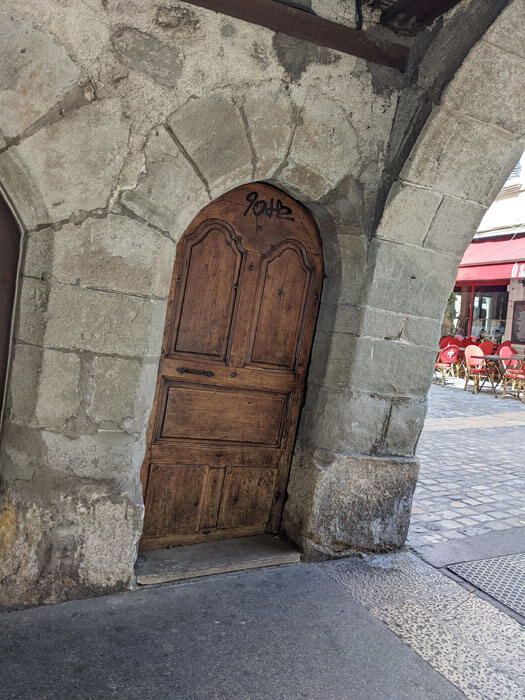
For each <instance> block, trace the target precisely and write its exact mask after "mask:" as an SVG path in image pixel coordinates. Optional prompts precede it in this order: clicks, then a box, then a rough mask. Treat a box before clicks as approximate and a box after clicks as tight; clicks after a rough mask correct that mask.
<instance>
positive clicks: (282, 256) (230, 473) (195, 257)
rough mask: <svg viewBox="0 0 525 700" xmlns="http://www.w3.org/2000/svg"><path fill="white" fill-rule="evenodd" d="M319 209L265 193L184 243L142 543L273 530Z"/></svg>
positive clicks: (314, 271) (306, 339)
mask: <svg viewBox="0 0 525 700" xmlns="http://www.w3.org/2000/svg"><path fill="white" fill-rule="evenodd" d="M322 275H323V270H322V255H321V246H320V240H319V235H318V233H317V229H316V227H315V224H314V222H313V219H312V217H311V215H310V214H309V213H308V212H307V211H306V210H305V209H304V207H302V206H301V205H299V204H298V203H297V202H295V201H294V200H293V199H291V198H290V197H287V195H285V194H284V193H282V192H280V191H279V190H276V189H275V188H273V187H270V186H269V185H262V184H252V185H246V186H243V187H239V188H237V189H236V190H233V191H232V192H228V193H227V194H226V195H224V196H223V197H221V198H220V199H218V200H216V201H215V202H212V203H211V204H210V205H208V206H207V207H205V208H204V209H203V210H202V211H201V213H200V214H199V215H198V216H197V217H196V218H195V220H194V221H193V222H192V224H191V225H190V227H189V228H188V230H187V231H186V232H185V234H184V236H183V237H182V239H181V241H180V242H179V245H178V248H177V260H176V262H175V266H174V273H173V279H172V286H171V292H170V298H169V302H168V314H167V319H166V329H165V336H164V342H163V352H162V357H161V361H160V363H159V373H158V378H157V390H156V398H155V404H154V408H153V411H152V416H151V421H150V428H149V430H148V444H147V450H146V457H145V461H144V466H143V469H142V472H141V478H142V482H143V486H144V491H145V504H146V518H145V529H144V535H143V539H142V542H141V548H143V549H153V548H155V547H159V548H160V547H166V546H168V545H177V544H187V543H189V542H201V541H206V540H208V539H217V538H221V537H232V536H235V535H238V536H241V535H253V534H259V533H263V532H265V531H276V530H277V529H278V526H279V522H280V518H281V513H282V506H283V502H284V495H285V491H286V483H287V479H288V471H289V463H290V457H291V451H292V448H293V443H294V439H295V433H296V429H297V422H298V419H299V413H300V408H301V405H302V401H303V395H304V386H305V377H306V368H307V365H308V361H309V356H310V350H311V344H312V338H313V332H314V327H315V320H316V316H317V310H318V305H319V297H320V292H321V283H322Z"/></svg>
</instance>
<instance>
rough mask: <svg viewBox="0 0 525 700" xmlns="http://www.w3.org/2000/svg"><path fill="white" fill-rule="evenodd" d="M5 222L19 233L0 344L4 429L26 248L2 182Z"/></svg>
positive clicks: (0, 219)
mask: <svg viewBox="0 0 525 700" xmlns="http://www.w3.org/2000/svg"><path fill="white" fill-rule="evenodd" d="M4 224H6V225H7V227H8V228H9V229H10V230H11V231H12V232H13V233H16V234H17V235H18V251H17V253H16V258H17V259H16V265H14V266H13V268H12V269H13V276H14V278H13V284H12V300H11V310H10V314H9V315H10V318H9V331H8V333H7V338H6V341H5V347H4V350H2V347H1V345H0V430H1V429H2V427H3V424H4V413H5V407H6V402H7V390H8V387H9V380H10V375H11V365H12V357H13V333H14V325H15V317H16V313H15V311H16V308H17V305H18V298H19V291H20V271H21V265H22V252H23V249H24V229H23V227H22V224H21V222H20V219H19V217H18V216H17V214H16V211H15V209H14V207H13V205H12V203H11V201H10V199H9V197H8V195H7V193H6V192H5V190H4V189H3V187H2V185H1V183H0V229H1V228H2V227H3V226H4ZM0 243H1V236H0ZM6 316H7V314H6ZM2 375H3V380H2Z"/></svg>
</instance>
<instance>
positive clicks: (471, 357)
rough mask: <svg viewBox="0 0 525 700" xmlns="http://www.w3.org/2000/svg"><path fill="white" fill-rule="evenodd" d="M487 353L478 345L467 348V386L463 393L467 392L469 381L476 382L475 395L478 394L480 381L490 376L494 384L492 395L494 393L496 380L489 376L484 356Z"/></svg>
mask: <svg viewBox="0 0 525 700" xmlns="http://www.w3.org/2000/svg"><path fill="white" fill-rule="evenodd" d="M484 354H485V353H484V352H483V350H482V349H481V348H480V347H478V346H477V345H468V346H467V347H466V348H465V386H464V387H463V391H466V390H467V385H468V381H469V379H472V381H473V382H474V393H475V394H477V393H478V391H479V380H480V377H481V378H484V377H487V376H489V378H490V383H491V384H492V393H494V380H493V377H492V375H488V374H487V368H486V366H485V360H484V359H483V355H484Z"/></svg>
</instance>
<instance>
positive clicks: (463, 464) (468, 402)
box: [408, 385, 525, 547]
mask: <svg viewBox="0 0 525 700" xmlns="http://www.w3.org/2000/svg"><path fill="white" fill-rule="evenodd" d="M451 416H454V417H457V419H458V422H457V423H456V425H457V428H456V429H453V430H447V431H440V429H439V426H440V425H441V423H440V421H450V419H451ZM459 419H461V421H463V422H462V423H460V422H459ZM522 419H523V420H525V406H524V405H523V404H521V403H518V402H515V401H514V402H511V401H509V402H497V401H494V397H493V395H492V394H491V393H481V394H478V395H476V396H474V394H472V393H471V392H463V391H460V390H458V389H456V388H455V387H454V386H452V385H451V386H447V388H446V390H445V391H443V389H442V388H441V387H437V386H432V387H431V389H430V392H429V406H428V414H427V419H426V421H425V427H424V429H423V432H422V434H421V438H420V442H419V445H418V450H417V456H418V458H419V460H420V464H421V468H420V479H419V482H418V486H417V488H416V492H415V495H414V507H415V512H414V513H413V515H412V521H411V527H410V530H409V535H408V544H409V545H411V546H414V547H417V546H419V545H420V543H421V540H424V542H425V543H426V544H436V543H438V542H439V539H437V538H438V537H441V538H444V540H445V541H448V540H452V539H459V538H461V537H471V536H476V535H480V534H485V533H487V532H495V531H499V530H504V529H508V528H511V527H519V526H520V525H525V487H524V486H523V484H524V483H525V464H524V461H523V456H522V442H523V424H520V423H521V420H522ZM465 421H470V423H468V424H465ZM494 422H498V425H500V424H501V425H502V427H499V428H498V429H491V428H490V426H491V425H492V424H494ZM516 423H517V424H516ZM438 431H439V432H438ZM415 528H417V531H416V529H415ZM422 528H423V529H422ZM425 532H426V534H425ZM414 537H417V542H416V540H414V539H413V538H414Z"/></svg>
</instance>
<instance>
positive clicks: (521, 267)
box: [510, 262, 525, 279]
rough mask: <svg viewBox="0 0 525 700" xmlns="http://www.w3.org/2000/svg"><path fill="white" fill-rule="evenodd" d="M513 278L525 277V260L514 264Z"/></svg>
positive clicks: (511, 274)
mask: <svg viewBox="0 0 525 700" xmlns="http://www.w3.org/2000/svg"><path fill="white" fill-rule="evenodd" d="M510 276H511V277H512V279H521V278H522V277H525V262H521V263H517V262H515V263H514V265H513V266H512V272H511V273H510Z"/></svg>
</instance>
